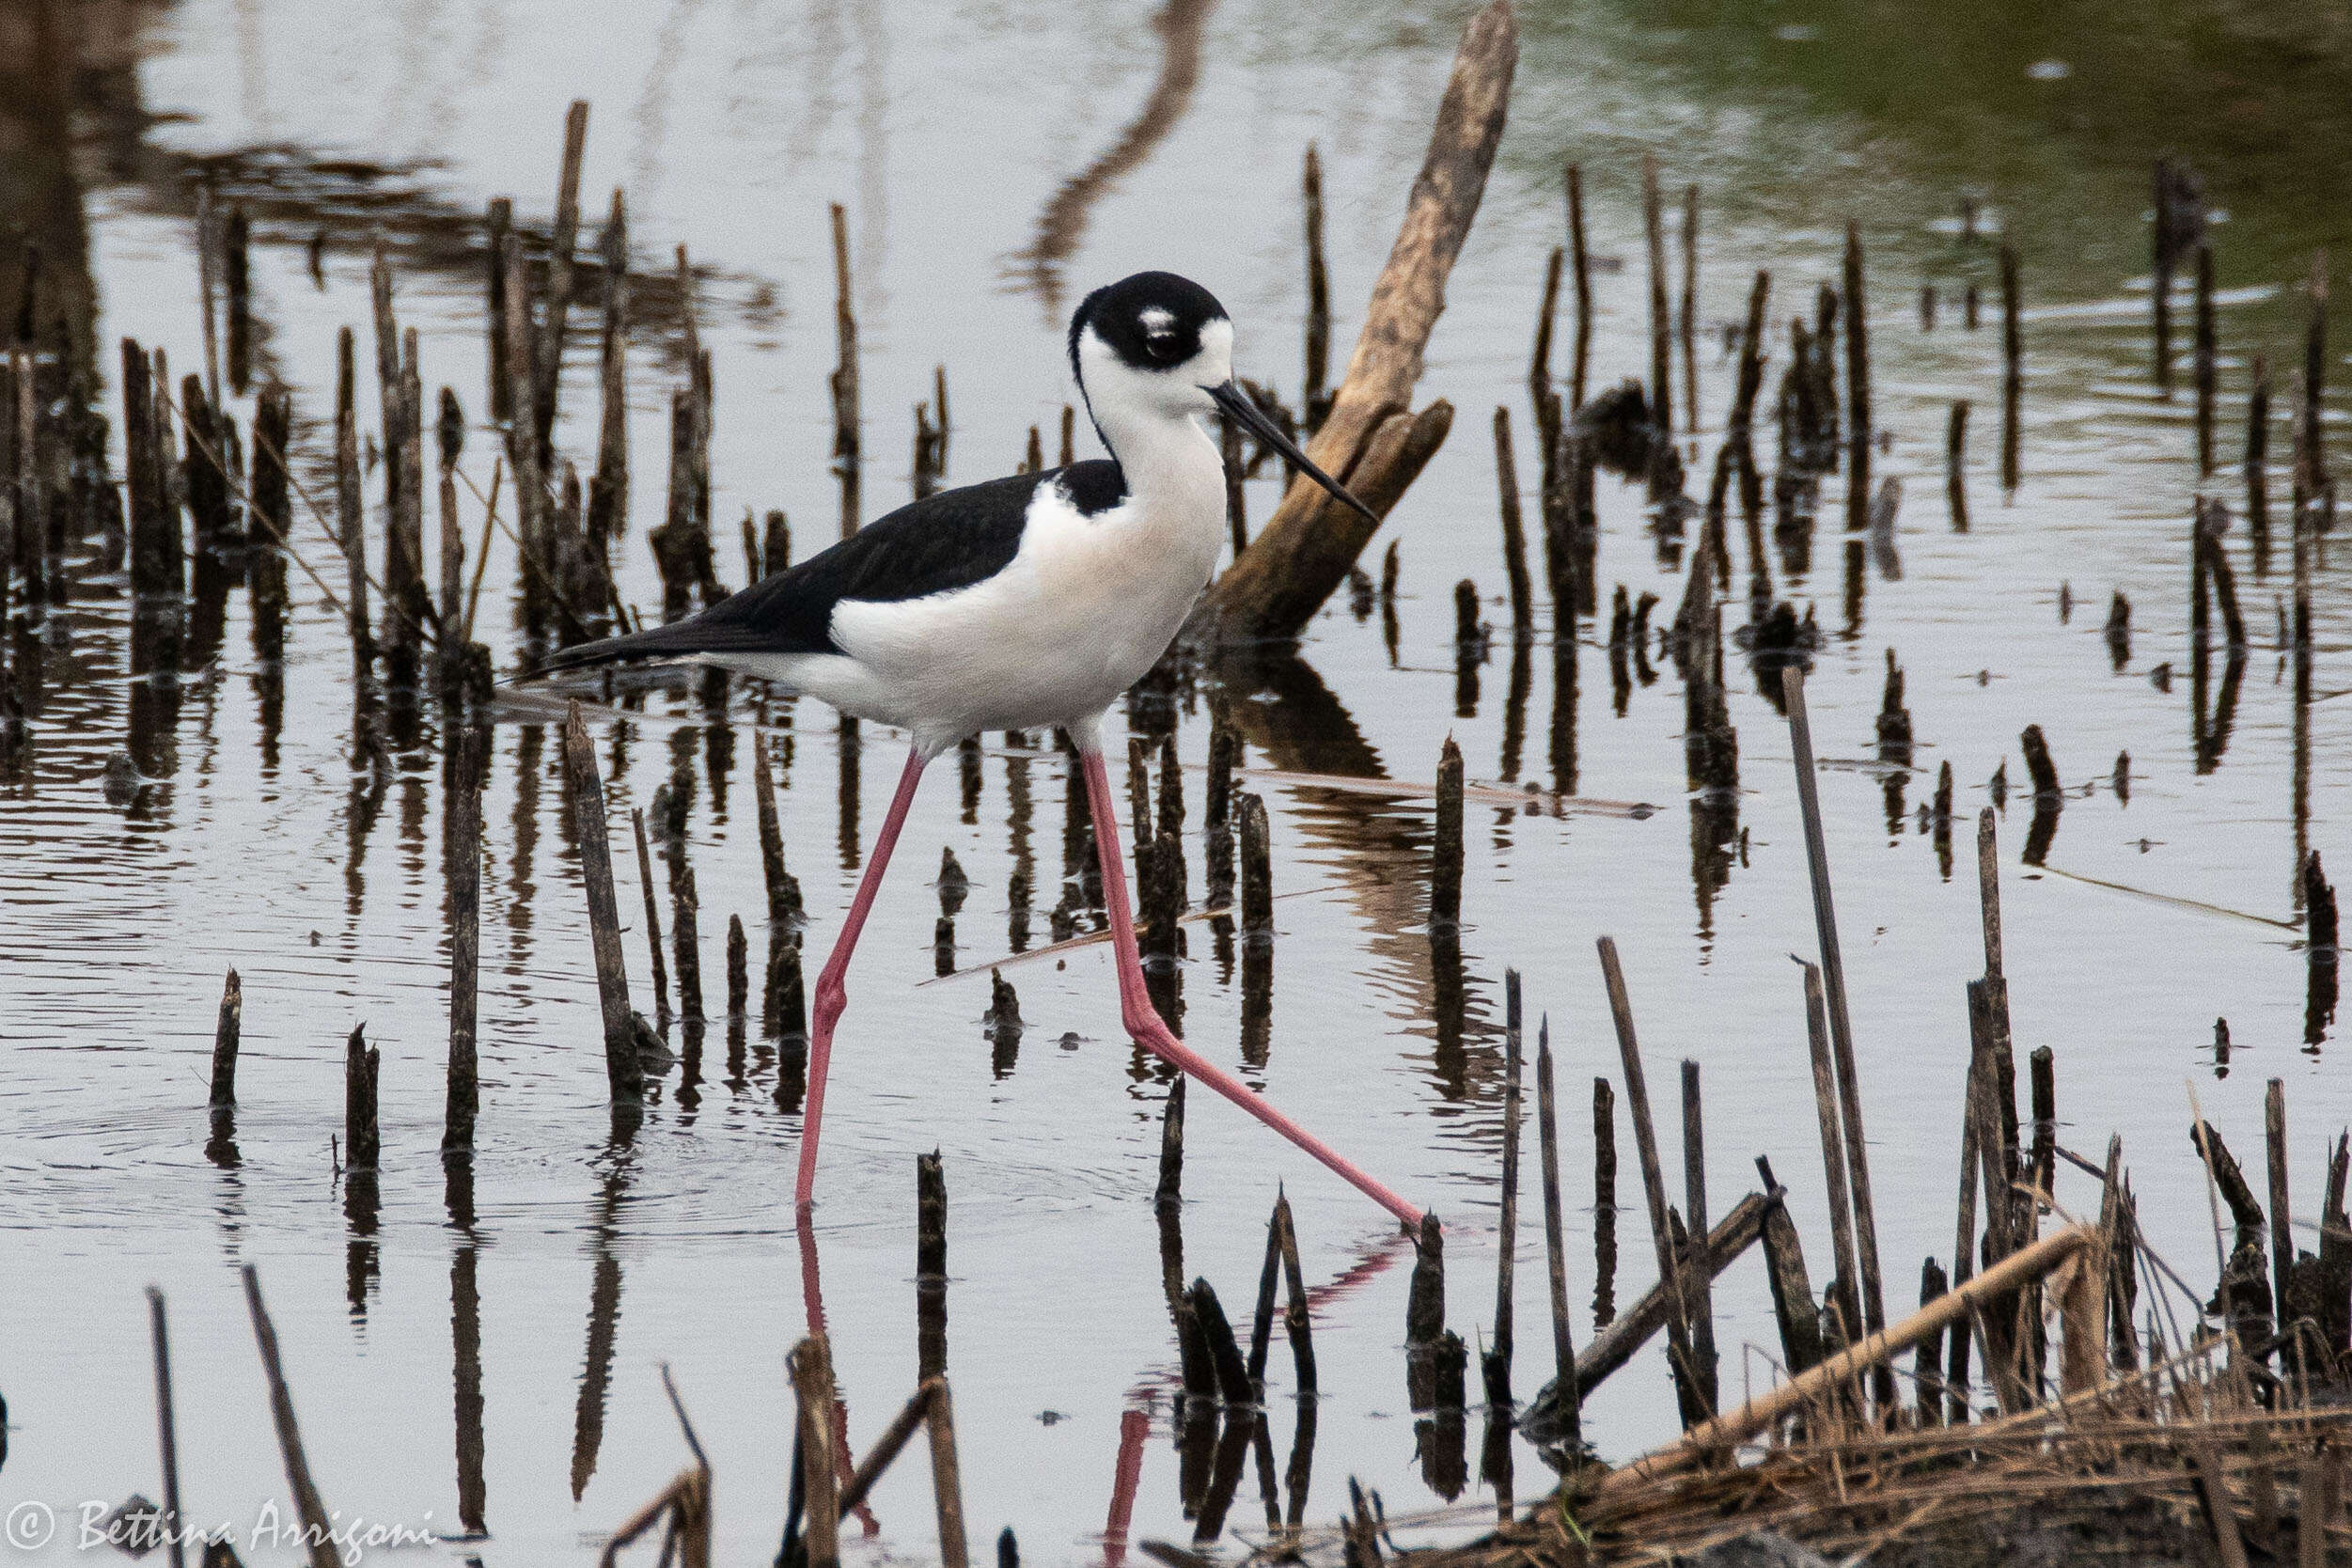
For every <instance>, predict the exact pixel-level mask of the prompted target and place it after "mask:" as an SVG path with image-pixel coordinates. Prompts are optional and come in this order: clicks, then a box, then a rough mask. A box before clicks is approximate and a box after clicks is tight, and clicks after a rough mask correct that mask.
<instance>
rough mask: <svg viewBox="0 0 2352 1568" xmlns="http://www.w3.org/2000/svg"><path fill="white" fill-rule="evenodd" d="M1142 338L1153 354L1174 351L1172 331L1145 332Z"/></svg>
mask: <svg viewBox="0 0 2352 1568" xmlns="http://www.w3.org/2000/svg"><path fill="white" fill-rule="evenodd" d="M1143 340H1144V342H1145V344H1146V345H1147V346H1148V347H1150V349H1151V351H1152V353H1153V354H1169V353H1175V352H1176V335H1175V334H1174V333H1172V332H1147V333H1145V334H1144V335H1143Z"/></svg>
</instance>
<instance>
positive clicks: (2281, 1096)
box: [2262, 1078, 2295, 1324]
mask: <svg viewBox="0 0 2352 1568" xmlns="http://www.w3.org/2000/svg"><path fill="white" fill-rule="evenodd" d="M2262 1132H2263V1148H2264V1152H2265V1153H2266V1155H2267V1156H2268V1164H2269V1178H2270V1179H2269V1184H2268V1186H2269V1194H2268V1196H2269V1199H2270V1271H2271V1280H2272V1285H2271V1296H2270V1299H2271V1301H2272V1302H2273V1303H2274V1304H2275V1307H2276V1311H2277V1319H2278V1321H2279V1322H2280V1323H2281V1324H2285V1323H2291V1322H2292V1321H2294V1320H2293V1318H2292V1316H2291V1315H2290V1312H2289V1309H2288V1295H2287V1282H2288V1278H2289V1277H2290V1276H2291V1275H2292V1274H2293V1273H2294V1272H2295V1231H2294V1228H2293V1227H2292V1226H2291V1225H2289V1224H2288V1222H2287V1156H2286V1085H2285V1084H2284V1083H2283V1082H2281V1080H2280V1079H2277V1078H2273V1079H2271V1080H2270V1081H2269V1082H2268V1083H2267V1084H2266V1085H2265V1086H2264V1088H2263V1100H2262Z"/></svg>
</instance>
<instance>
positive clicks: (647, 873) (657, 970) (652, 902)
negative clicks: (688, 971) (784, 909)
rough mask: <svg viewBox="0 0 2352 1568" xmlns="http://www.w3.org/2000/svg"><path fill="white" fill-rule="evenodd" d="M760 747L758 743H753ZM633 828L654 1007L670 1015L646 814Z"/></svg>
mask: <svg viewBox="0 0 2352 1568" xmlns="http://www.w3.org/2000/svg"><path fill="white" fill-rule="evenodd" d="M753 744H754V745H757V744H758V743H757V742H756V741H755V742H754V743H753ZM629 825H630V826H631V828H633V829H634V830H635V834H636V839H637V887H638V890H639V891H641V892H642V893H643V894H644V895H645V948H646V951H647V952H648V953H650V954H651V956H652V959H653V1007H654V1011H656V1012H658V1013H661V1014H663V1015H665V1016H666V1015H667V1014H668V1012H669V964H668V961H667V960H666V959H664V958H663V956H662V905H661V901H660V900H658V899H656V898H655V897H654V896H653V856H652V855H651V853H650V852H649V851H648V850H647V848H646V843H645V813H644V812H643V811H642V810H632V811H631V812H630V813H629Z"/></svg>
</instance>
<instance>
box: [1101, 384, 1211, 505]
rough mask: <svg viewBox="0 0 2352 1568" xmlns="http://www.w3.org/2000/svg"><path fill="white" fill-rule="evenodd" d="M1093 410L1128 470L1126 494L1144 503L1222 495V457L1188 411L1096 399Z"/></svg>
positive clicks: (1112, 453)
mask: <svg viewBox="0 0 2352 1568" xmlns="http://www.w3.org/2000/svg"><path fill="white" fill-rule="evenodd" d="M1105 401H1109V400H1105ZM1093 413H1094V421H1095V424H1096V426H1097V427H1098V428H1099V429H1100V431H1101V432H1102V436H1103V439H1104V441H1105V443H1106V444H1107V445H1108V446H1109V447H1110V449H1111V455H1112V456H1113V457H1115V458H1117V459H1118V460H1119V466H1120V468H1121V471H1122V472H1123V473H1124V474H1125V475H1126V478H1127V494H1130V495H1133V496H1135V497H1136V498H1137V499H1138V500H1141V501H1146V502H1151V501H1157V500H1162V499H1167V500H1177V499H1180V498H1181V499H1197V498H1199V496H1200V494H1202V493H1203V492H1204V491H1205V492H1206V493H1207V494H1210V495H1213V496H1220V497H1221V496H1222V494H1223V492H1224V485H1225V459H1224V457H1223V455H1222V454H1221V453H1220V452H1219V451H1218V450H1217V446H1216V443H1215V441H1212V440H1211V439H1210V438H1209V434H1208V432H1207V431H1204V430H1202V429H1201V428H1200V420H1198V419H1196V418H1194V417H1193V416H1191V415H1189V414H1173V413H1169V412H1167V411H1165V410H1163V409H1157V408H1120V407H1117V406H1111V407H1105V406H1102V404H1099V403H1098V404H1097V405H1095V407H1094V409H1093ZM1220 506H1221V502H1220Z"/></svg>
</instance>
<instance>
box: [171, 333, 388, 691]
mask: <svg viewBox="0 0 2352 1568" xmlns="http://www.w3.org/2000/svg"><path fill="white" fill-rule="evenodd" d="M353 352H354V351H353V341H352V329H351V328H349V327H344V328H342V329H341V330H340V331H339V332H338V333H337V336H336V340H335V353H336V374H335V515H336V525H337V535H338V536H339V538H340V541H341V543H342V546H343V566H344V571H345V574H346V583H345V588H344V591H343V609H344V613H345V615H346V617H347V618H348V619H349V621H350V625H351V634H352V663H353V666H354V667H355V668H356V670H357V672H358V673H359V674H361V675H363V676H364V675H365V674H367V672H368V665H369V664H371V663H372V662H373V661H374V659H375V653H376V641H375V633H374V631H373V630H372V629H371V628H370V627H369V626H368V560H367V555H368V524H367V514H366V512H365V511H364V510H363V501H362V497H361V494H360V471H359V415H358V410H357V407H356V405H355V403H354V401H353V400H354V397H355V391H354V379H355V374H356V372H355V370H354V368H353ZM126 368H127V367H126Z"/></svg>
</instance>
